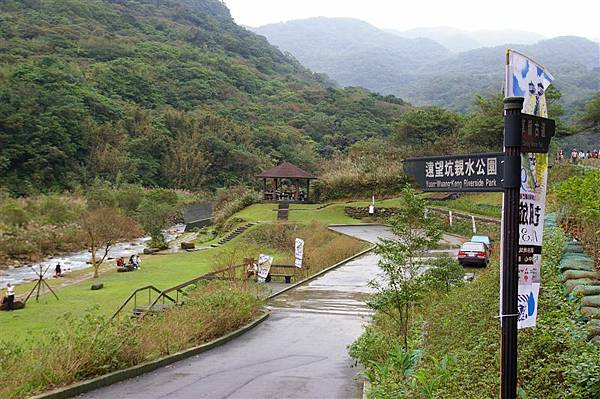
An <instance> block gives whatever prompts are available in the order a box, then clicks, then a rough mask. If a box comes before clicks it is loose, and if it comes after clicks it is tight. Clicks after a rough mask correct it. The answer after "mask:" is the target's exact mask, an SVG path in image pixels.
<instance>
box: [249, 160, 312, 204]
mask: <svg viewBox="0 0 600 399" xmlns="http://www.w3.org/2000/svg"><path fill="white" fill-rule="evenodd" d="M257 177H259V178H261V179H263V183H264V186H263V187H264V190H263V198H264V200H265V201H298V202H310V181H311V180H314V179H317V176H315V175H313V174H312V173H309V172H307V171H305V170H302V169H300V168H299V167H297V166H296V165H293V164H291V163H289V162H283V163H282V164H281V165H279V166H276V167H274V168H271V169H269V170H265V171H264V172H262V173H261V174H259V175H258V176H257ZM267 179H270V180H271V184H270V185H268V184H267Z"/></svg>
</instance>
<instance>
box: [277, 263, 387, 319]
mask: <svg viewBox="0 0 600 399" xmlns="http://www.w3.org/2000/svg"><path fill="white" fill-rule="evenodd" d="M378 260H379V257H378V256H377V255H374V254H367V255H364V256H362V257H360V258H358V259H355V260H353V261H351V262H349V263H347V264H346V265H344V266H341V267H340V268H338V269H336V270H332V271H330V272H329V273H327V274H325V275H324V276H321V277H319V278H317V279H315V280H313V281H311V282H309V283H308V284H306V285H303V286H300V287H298V288H296V289H294V290H291V291H288V292H286V293H284V294H282V295H280V296H278V297H276V298H274V299H272V300H271V301H270V302H269V307H270V308H271V309H287V310H304V311H320V312H328V313H329V312H331V313H343V314H346V313H352V314H370V313H371V311H370V309H369V307H368V306H367V305H366V303H365V302H366V300H367V299H368V297H369V294H370V293H371V292H372V289H371V288H370V287H369V285H368V283H369V281H370V280H372V279H373V278H376V276H377V273H378V272H379V268H378V266H377V261H378Z"/></svg>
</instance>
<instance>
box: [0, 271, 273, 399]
mask: <svg viewBox="0 0 600 399" xmlns="http://www.w3.org/2000/svg"><path fill="white" fill-rule="evenodd" d="M262 305H263V302H262V300H260V299H258V298H257V296H256V292H255V291H254V289H250V288H249V287H248V286H246V285H245V284H243V283H237V284H236V283H228V282H211V283H208V284H205V285H202V286H200V287H198V288H197V289H196V290H193V291H191V292H190V293H189V296H188V299H187V301H186V303H185V305H183V306H181V307H172V308H169V309H168V310H166V311H165V312H163V313H161V314H160V315H157V316H155V317H147V318H144V319H142V320H131V319H129V318H123V319H122V320H117V321H114V322H112V323H111V322H109V321H108V320H107V319H106V318H105V317H103V316H100V315H99V313H98V310H97V309H92V310H90V311H89V312H88V313H87V314H86V315H85V316H83V317H74V316H72V315H66V316H65V317H63V319H61V320H60V321H59V323H58V326H57V327H56V329H54V330H51V331H48V333H47V334H46V335H45V336H44V337H43V338H40V339H38V340H36V341H35V342H25V343H21V344H15V343H13V342H0V358H1V359H2V361H3V365H2V368H0V397H2V398H7V399H8V398H20V397H28V396H31V395H33V394H36V393H39V392H42V391H45V390H48V389H52V388H55V387H58V386H63V385H67V384H71V383H73V382H76V381H79V380H82V379H86V378H91V377H95V376H97V375H101V374H106V373H109V372H112V371H115V370H118V369H122V368H126V367H130V366H132V365H135V364H138V363H141V362H145V361H149V360H153V359H156V358H159V357H162V356H165V355H168V354H171V353H174V352H177V351H181V350H183V349H186V348H189V347H191V346H195V345H200V344H202V343H205V342H207V341H209V340H212V339H214V338H216V337H220V336H222V335H224V334H226V333H227V332H229V331H232V330H234V329H236V328H239V327H241V326H242V325H244V324H246V323H248V322H249V321H250V320H252V319H253V318H254V317H255V316H256V315H257V313H258V312H259V311H260V309H261V308H262Z"/></svg>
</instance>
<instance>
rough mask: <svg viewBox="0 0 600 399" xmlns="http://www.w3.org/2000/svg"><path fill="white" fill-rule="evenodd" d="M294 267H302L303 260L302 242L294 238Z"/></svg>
mask: <svg viewBox="0 0 600 399" xmlns="http://www.w3.org/2000/svg"><path fill="white" fill-rule="evenodd" d="M294 258H295V259H294V266H296V267H297V268H301V267H302V259H303V258H304V240H303V239H301V238H296V242H295V245H294Z"/></svg>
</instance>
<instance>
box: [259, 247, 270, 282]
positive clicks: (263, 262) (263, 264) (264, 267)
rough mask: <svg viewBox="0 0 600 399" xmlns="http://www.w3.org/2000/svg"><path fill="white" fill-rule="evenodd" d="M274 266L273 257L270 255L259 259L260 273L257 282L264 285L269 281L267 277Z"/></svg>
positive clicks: (262, 255) (261, 256)
mask: <svg viewBox="0 0 600 399" xmlns="http://www.w3.org/2000/svg"><path fill="white" fill-rule="evenodd" d="M272 264H273V257H272V256H269V255H264V254H261V255H260V256H259V257H258V273H257V281H258V282H259V283H264V282H265V281H266V280H267V276H268V275H269V272H270V271H271V265H272Z"/></svg>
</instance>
